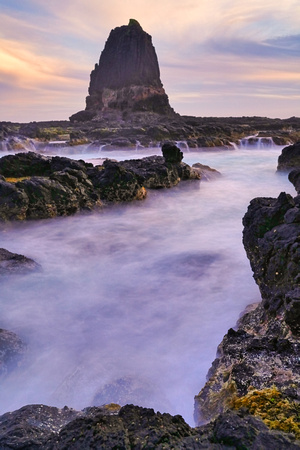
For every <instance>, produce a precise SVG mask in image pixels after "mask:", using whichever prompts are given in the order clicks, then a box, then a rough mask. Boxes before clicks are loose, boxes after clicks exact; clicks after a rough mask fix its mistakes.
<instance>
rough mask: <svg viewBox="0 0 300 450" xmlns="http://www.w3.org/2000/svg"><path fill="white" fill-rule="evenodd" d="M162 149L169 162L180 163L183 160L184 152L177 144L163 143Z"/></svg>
mask: <svg viewBox="0 0 300 450" xmlns="http://www.w3.org/2000/svg"><path fill="white" fill-rule="evenodd" d="M161 151H162V154H163V157H164V158H165V161H166V162H167V163H180V162H181V161H182V160H183V153H182V152H181V151H180V149H179V148H178V147H176V145H172V144H169V143H166V144H163V146H162V148H161Z"/></svg>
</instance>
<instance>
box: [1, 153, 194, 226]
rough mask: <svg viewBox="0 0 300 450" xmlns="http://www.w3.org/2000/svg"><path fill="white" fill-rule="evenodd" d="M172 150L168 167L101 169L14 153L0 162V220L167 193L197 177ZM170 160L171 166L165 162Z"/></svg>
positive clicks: (150, 162) (157, 161)
mask: <svg viewBox="0 0 300 450" xmlns="http://www.w3.org/2000/svg"><path fill="white" fill-rule="evenodd" d="M178 152H179V153H180V151H179V149H178V148H177V147H176V146H173V147H171V153H169V156H168V158H169V159H168V161H166V159H165V158H164V157H160V156H150V157H147V158H143V159H140V160H129V161H122V162H116V161H112V160H105V161H104V162H103V165H101V166H95V167H94V166H93V165H92V164H91V163H85V162H84V161H74V160H72V159H69V158H65V157H58V156H55V157H49V156H47V157H46V156H42V155H39V154H37V153H34V152H28V153H18V154H16V155H8V156H4V157H3V158H1V159H0V176H1V179H0V220H4V221H5V220H23V219H43V218H51V217H56V216H65V215H70V214H74V213H76V212H78V211H91V210H92V209H95V208H97V207H101V206H103V202H104V203H107V202H124V201H132V200H141V199H143V198H145V197H146V195H147V191H146V188H151V189H158V188H166V187H167V188H169V187H172V186H174V185H176V184H177V183H178V182H179V181H180V180H188V179H198V180H199V179H200V178H201V176H200V174H199V173H198V172H197V171H196V170H194V169H193V168H191V167H190V166H188V165H187V164H185V163H183V162H181V160H180V161H179V160H178V155H177V153H178ZM172 154H174V155H175V158H174V157H173V162H170V158H172V156H171V155H172Z"/></svg>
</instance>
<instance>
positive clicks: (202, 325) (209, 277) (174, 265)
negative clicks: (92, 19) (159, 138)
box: [0, 147, 295, 425]
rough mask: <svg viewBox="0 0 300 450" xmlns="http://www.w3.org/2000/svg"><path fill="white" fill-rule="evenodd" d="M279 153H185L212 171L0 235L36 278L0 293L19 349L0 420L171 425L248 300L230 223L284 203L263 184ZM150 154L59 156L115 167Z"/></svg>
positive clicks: (283, 186) (276, 179) (276, 181)
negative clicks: (148, 420)
mask: <svg viewBox="0 0 300 450" xmlns="http://www.w3.org/2000/svg"><path fill="white" fill-rule="evenodd" d="M280 152H281V147H273V148H267V149H251V150H249V149H239V150H226V151H224V150H222V151H221V150H218V149H211V150H209V151H202V152H192V151H191V152H187V153H185V154H184V162H186V163H188V164H193V163H195V162H201V163H203V164H208V165H210V166H211V167H214V168H215V169H217V170H219V171H220V172H221V173H222V177H221V178H219V179H216V180H214V181H211V182H201V183H200V182H198V181H188V182H182V183H180V185H178V186H177V187H174V188H172V189H164V190H159V191H151V192H149V195H148V198H147V199H146V200H144V201H140V202H134V203H130V204H124V205H119V206H113V207H110V208H107V209H104V210H103V211H101V212H94V213H91V214H84V215H81V214H78V215H75V216H72V217H67V218H66V217H64V218H58V219H52V220H43V221H38V222H28V223H17V224H14V225H2V227H1V247H4V248H6V249H7V250H9V251H12V252H16V253H21V254H24V255H26V256H28V257H31V258H33V259H34V260H35V261H37V262H38V263H40V264H41V266H42V271H41V272H40V273H35V274H32V275H28V276H22V277H11V278H7V279H6V280H4V281H2V282H1V313H0V317H1V324H0V326H1V327H2V328H5V329H8V330H11V331H14V332H15V333H17V334H18V335H19V336H20V337H21V338H22V340H23V341H24V342H26V344H27V346H28V351H27V354H26V360H25V362H24V363H23V364H22V365H21V366H20V367H19V368H17V369H16V370H15V371H14V372H13V373H11V374H10V376H9V377H8V378H7V379H6V381H4V382H3V383H2V387H1V392H0V408H1V410H0V412H1V413H4V412H6V411H11V410H14V409H17V408H19V407H21V406H24V405H25V404H32V403H43V404H48V405H53V406H59V407H62V406H64V405H68V406H70V407H73V408H76V409H82V408H84V407H86V406H89V405H93V404H95V403H96V404H98V405H100V404H101V403H108V402H124V403H134V404H139V405H140V406H147V407H153V408H154V409H155V410H159V411H160V412H169V413H171V414H181V415H182V416H183V417H184V418H185V420H186V421H187V422H189V423H190V424H191V425H193V407H194V395H196V394H197V393H198V392H199V390H200V389H201V388H202V387H203V385H204V383H205V379H206V374H207V371H208V369H209V367H210V365H211V363H212V361H213V359H214V358H215V355H216V350H217V346H218V344H219V343H220V341H221V340H222V338H223V336H224V334H225V333H226V332H227V330H228V329H229V328H230V327H234V326H235V324H236V321H237V319H238V317H239V315H240V314H241V312H242V311H243V310H244V308H245V307H246V306H247V305H248V304H250V303H253V302H257V301H259V300H260V294H259V290H258V288H257V286H256V285H255V283H254V281H253V278H252V272H251V269H250V265H249V262H248V260H247V257H246V254H245V251H244V248H243V245H242V217H243V215H244V214H245V212H246V210H247V207H248V204H249V202H250V200H251V199H252V198H254V197H257V196H271V197H275V196H276V197H277V196H278V195H279V193H280V192H281V191H285V192H290V193H291V194H292V195H295V191H294V188H293V186H292V185H291V184H290V183H289V182H288V180H287V175H286V174H278V173H276V166H277V158H278V155H279V154H280ZM147 153H149V154H153V153H157V154H160V151H159V150H158V149H157V150H152V151H150V150H149V151H147V152H146V151H144V152H134V151H131V152H124V151H123V152H119V153H111V152H110V153H109V154H108V153H107V154H103V153H101V154H100V153H99V154H88V153H86V154H84V152H83V153H82V154H80V155H72V157H73V158H86V159H89V158H95V157H101V156H104V157H110V158H116V159H126V158H134V157H141V156H145V155H146V154H147Z"/></svg>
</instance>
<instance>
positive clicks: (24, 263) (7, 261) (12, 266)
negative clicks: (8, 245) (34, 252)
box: [0, 248, 41, 276]
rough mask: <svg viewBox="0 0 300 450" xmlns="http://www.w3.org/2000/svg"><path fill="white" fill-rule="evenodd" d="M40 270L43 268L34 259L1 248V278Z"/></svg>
mask: <svg viewBox="0 0 300 450" xmlns="http://www.w3.org/2000/svg"><path fill="white" fill-rule="evenodd" d="M40 269H41V266H40V265H39V264H38V263H36V262H35V261H33V259H30V258H27V257H26V256H23V255H18V254H17V253H11V252H9V251H8V250H5V249H4V248H0V276H1V275H15V274H27V273H30V272H35V271H37V270H40Z"/></svg>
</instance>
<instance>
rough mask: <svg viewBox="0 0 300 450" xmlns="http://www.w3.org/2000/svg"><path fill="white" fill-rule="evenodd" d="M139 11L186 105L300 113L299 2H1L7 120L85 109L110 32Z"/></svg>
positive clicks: (181, 107) (1, 113)
mask: <svg viewBox="0 0 300 450" xmlns="http://www.w3.org/2000/svg"><path fill="white" fill-rule="evenodd" d="M130 18H133V19H136V20H138V22H139V23H140V25H141V26H142V28H143V29H144V30H145V31H146V32H147V33H149V34H150V35H151V36H152V42H153V45H154V47H155V49H156V53H157V56H158V61H159V65H160V73H161V80H162V83H163V85H164V88H165V90H166V93H167V94H168V96H169V100H170V104H171V106H172V107H173V108H174V109H175V111H176V112H178V113H180V114H186V115H194V116H206V117H207V116H219V117H221V116H254V115H255V116H267V117H280V118H288V117H291V116H297V117H299V116H300V1H299V0H263V1H262V0H251V2H249V1H245V0H185V1H182V0H172V1H171V0H164V1H161V0H152V2H149V1H146V0H123V1H120V0H110V1H107V2H104V1H102V0H72V1H71V0H64V1H63V2H61V1H58V0H51V2H47V3H46V2H44V1H42V0H0V20H1V29H0V96H1V103H0V105H1V106H0V120H1V121H4V120H7V121H13V122H18V121H19V122H29V121H42V120H64V119H68V118H69V116H70V115H71V114H73V113H75V112H77V111H79V110H82V109H84V108H85V97H86V96H87V91H88V85H89V78H90V72H91V70H92V69H93V68H94V65H95V63H96V62H98V61H99V57H100V53H101V51H102V50H103V48H104V45H105V41H106V40H107V38H108V35H109V33H110V31H111V30H112V29H113V28H115V27H117V26H121V25H127V24H128V22H129V19H130Z"/></svg>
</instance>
